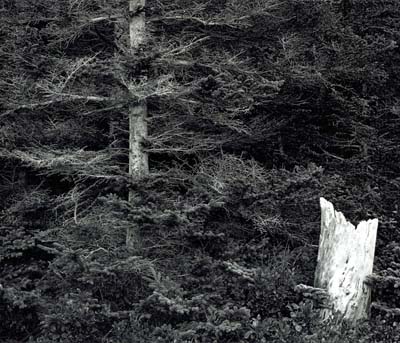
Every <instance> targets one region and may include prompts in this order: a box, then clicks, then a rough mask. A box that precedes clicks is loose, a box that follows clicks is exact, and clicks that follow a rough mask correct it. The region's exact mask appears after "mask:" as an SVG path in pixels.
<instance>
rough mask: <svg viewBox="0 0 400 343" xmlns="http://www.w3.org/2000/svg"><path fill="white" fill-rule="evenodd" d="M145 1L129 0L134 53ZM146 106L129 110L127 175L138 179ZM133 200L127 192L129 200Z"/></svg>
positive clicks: (132, 239) (129, 240)
mask: <svg viewBox="0 0 400 343" xmlns="http://www.w3.org/2000/svg"><path fill="white" fill-rule="evenodd" d="M145 5H146V0H129V44H130V48H131V49H132V50H133V51H135V50H137V49H138V48H139V47H140V45H141V44H142V43H143V41H144V40H145V11H144V8H145ZM146 118H147V106H146V102H145V101H142V102H140V103H139V104H136V105H131V106H130V108H129V175H131V176H133V177H135V178H140V177H142V176H145V175H147V174H148V173H149V162H148V156H147V153H146V152H144V151H143V148H142V142H143V139H145V138H146V137H147V121H146ZM132 198H133V194H132V191H130V192H129V200H131V199H132ZM137 231H138V230H137V228H136V227H132V228H130V229H129V230H128V232H127V236H126V244H127V246H128V248H130V249H132V250H135V249H136V248H138V247H139V245H140V244H139V234H138V232H137Z"/></svg>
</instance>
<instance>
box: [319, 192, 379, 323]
mask: <svg viewBox="0 0 400 343" xmlns="http://www.w3.org/2000/svg"><path fill="white" fill-rule="evenodd" d="M320 203H321V235H320V242H319V251H318V263H317V269H316V271H315V279H314V286H315V287H318V288H323V289H326V291H327V293H328V295H329V301H328V304H329V308H326V309H323V310H322V313H321V316H322V320H326V319H328V318H333V317H335V318H337V319H338V320H339V321H343V320H344V321H347V322H349V323H351V324H355V323H356V322H357V321H359V320H362V319H366V318H367V317H368V313H369V304H370V296H371V291H370V288H369V286H367V285H366V284H365V283H364V280H365V278H366V277H367V276H368V275H370V274H372V268H373V263H374V254H375V243H376V234H377V229H378V219H372V220H368V221H362V222H361V223H359V224H358V226H357V228H355V227H354V225H352V224H351V223H350V222H348V221H347V220H346V218H345V217H344V215H343V214H342V213H341V212H336V211H335V209H334V207H333V205H332V204H331V203H330V202H329V201H327V200H325V199H324V198H320Z"/></svg>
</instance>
